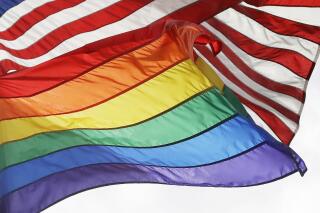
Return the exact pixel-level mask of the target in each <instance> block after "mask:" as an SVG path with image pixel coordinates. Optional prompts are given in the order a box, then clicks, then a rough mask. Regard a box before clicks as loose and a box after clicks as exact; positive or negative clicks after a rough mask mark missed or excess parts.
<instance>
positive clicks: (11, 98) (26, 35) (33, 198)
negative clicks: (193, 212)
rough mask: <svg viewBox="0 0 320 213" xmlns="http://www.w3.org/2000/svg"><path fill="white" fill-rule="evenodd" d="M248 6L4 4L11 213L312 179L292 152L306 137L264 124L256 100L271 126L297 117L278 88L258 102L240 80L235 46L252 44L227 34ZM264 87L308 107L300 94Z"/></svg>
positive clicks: (0, 139) (0, 116) (6, 182)
mask: <svg viewBox="0 0 320 213" xmlns="http://www.w3.org/2000/svg"><path fill="white" fill-rule="evenodd" d="M239 2H240V1H228V3H226V2H224V1H217V2H215V3H212V1H207V0H202V1H190V0H184V1H167V0H158V1H132V0H123V1H91V0H87V1H84V0H72V1H63V0H56V1H50V0H46V1H35V0H25V1H20V0H19V1H18V0H15V1H9V0H4V1H2V2H1V3H0V6H1V9H2V10H1V11H0V13H1V14H3V16H2V17H0V23H1V25H0V30H2V31H1V32H0V67H1V70H2V73H3V75H2V76H0V107H1V111H0V210H1V213H2V212H3V213H18V212H28V213H33V212H35V213H36V212H40V211H41V210H43V209H46V208H48V207H49V206H51V205H53V204H54V203H56V202H58V201H60V200H62V199H64V198H66V197H68V196H71V195H73V194H75V193H79V192H81V191H84V190H87V189H91V188H95V187H99V186H104V185H110V184H120V183H162V184H174V185H193V186H219V187H242V186H252V185H258V184H263V183H268V182H271V181H274V180H278V179H280V178H283V177H285V176H287V175H290V174H293V173H295V172H300V174H301V175H303V174H304V173H305V171H306V166H305V164H304V162H303V161H302V159H301V158H300V157H299V156H298V155H297V154H296V153H295V152H294V151H293V150H292V149H291V148H289V147H288V146H287V145H285V143H289V142H290V140H291V139H292V137H293V135H292V134H293V133H292V132H291V133H290V132H288V131H287V129H285V128H283V129H282V130H283V131H282V132H279V131H278V130H275V129H274V128H271V129H272V130H273V131H272V130H271V134H270V133H269V132H270V129H267V130H268V131H269V132H268V131H266V130H265V129H263V128H262V127H260V126H258V125H256V124H255V121H256V119H255V117H253V116H252V113H251V112H250V113H248V107H250V106H251V107H252V108H253V109H257V108H255V107H256V106H254V105H252V104H251V103H250V100H251V99H252V98H251V99H250V98H249V99H250V100H249V101H248V100H247V99H246V97H248V96H245V95H244V94H246V93H248V94H249V96H252V97H258V98H257V100H259V101H260V102H265V104H264V105H263V104H262V105H261V104H260V105H261V106H262V108H263V107H264V108H266V109H264V110H265V111H263V110H260V109H259V110H260V111H259V110H257V111H258V112H261V114H263V115H262V117H265V114H266V111H267V109H270V107H275V109H276V110H280V114H279V113H278V114H277V113H275V114H273V115H274V117H272V116H271V117H270V119H269V120H268V121H267V122H266V123H267V124H269V123H272V122H271V121H272V119H273V122H274V123H276V124H277V122H278V120H277V118H278V117H280V118H281V119H282V118H283V116H282V115H283V114H284V117H286V116H287V117H289V118H286V119H292V117H294V116H296V117H297V116H298V115H293V114H292V113H291V112H290V110H289V109H287V108H285V107H282V108H281V106H279V104H278V102H279V103H280V104H281V103H284V102H283V100H289V99H283V98H284V96H280V98H279V99H276V100H274V101H277V103H273V102H271V101H268V98H270V97H271V96H270V97H265V96H263V94H264V93H263V92H265V93H266V94H271V93H268V91H269V90H268V91H267V90H262V92H261V93H259V94H258V93H257V92H252V91H251V90H252V88H247V87H245V85H243V84H244V83H243V82H242V81H244V79H245V78H246V77H242V78H240V80H237V78H238V76H239V75H236V74H235V73H233V74H230V70H236V69H238V68H239V67H240V68H242V69H246V70H247V71H248V68H247V67H245V65H244V64H243V63H242V62H241V59H240V58H238V57H239V56H237V55H235V54H238V55H241V54H242V52H241V50H238V49H237V48H238V47H234V48H233V45H234V44H232V42H229V40H228V39H230V40H232V41H233V42H239V46H241V44H240V43H241V42H240V40H241V38H242V37H241V38H240V35H239V34H236V33H234V32H233V31H232V29H229V28H228V27H226V26H223V23H222V22H227V18H232V17H233V15H234V14H229V15H225V16H226V17H224V14H225V13H229V12H230V10H238V11H241V10H242V9H243V7H244V6H242V5H236V4H237V3H239ZM248 2H249V1H248ZM249 3H250V2H249ZM28 5H29V6H28ZM234 5H236V6H234ZM230 6H234V8H233V9H228V10H226V11H225V12H222V13H220V14H219V15H217V16H216V18H210V17H212V16H214V15H216V14H217V13H219V12H221V11H223V10H225V9H226V8H228V7H230ZM32 8H33V9H32ZM34 8H36V9H34ZM84 8H85V10H84ZM200 9H201V11H202V12H201V13H197V12H195V11H197V10H200ZM68 10H70V12H72V13H71V14H73V15H72V16H68V14H69V13H68ZM34 11H37V12H39V14H41V13H40V12H41V11H42V12H45V13H46V14H48V17H47V18H44V17H43V16H37V15H35V14H37V13H34ZM76 11H81V13H74V12H76ZM246 11H248V13H249V12H252V15H253V16H254V15H255V12H254V11H251V9H246ZM15 13H19V14H20V17H23V18H21V19H20V18H19V17H16V16H12V14H15ZM59 13H60V14H59ZM10 15H11V16H10ZM69 15H70V14H69ZM146 16H147V17H146ZM208 18H209V19H208ZM172 19H176V20H172ZM217 19H220V21H218V20H217ZM203 21H205V22H203ZM191 22H194V23H196V24H194V23H191ZM50 23H51V24H50ZM200 23H202V26H201V25H197V24H200ZM232 23H234V22H233V21H230V22H228V24H229V25H232ZM215 28H217V29H218V30H216V29H215ZM238 30H240V28H239V29H238ZM219 31H227V32H226V34H225V35H224V34H221V32H219ZM225 36H227V37H228V38H226V37H225ZM232 36H235V37H234V38H232ZM219 40H221V41H222V42H223V43H220V41H219ZM221 44H222V52H220V53H219V51H220V49H221ZM242 44H243V43H242ZM229 48H230V49H229ZM233 51H235V53H233ZM314 53H315V52H312V51H311V52H308V51H306V52H305V54H306V55H308V54H309V56H310V57H314V56H313V54H314ZM246 54H247V53H246ZM268 54H269V52H268ZM268 54H267V55H266V56H268ZM292 54H293V53H292ZM242 55H243V54H242ZM223 57H225V58H223ZM228 58H230V59H231V61H232V62H228V60H229V59H228ZM253 61H254V60H253ZM232 63H235V64H236V66H238V68H237V67H234V69H231V68H232V66H231V65H230V64H232ZM266 63H267V62H266ZM270 63H272V62H270ZM253 64H254V66H253V68H255V66H258V65H257V64H258V62H257V63H256V64H255V63H253ZM260 64H261V63H260ZM298 64H299V63H298ZM297 66H298V65H297ZM253 68H252V69H253ZM311 71H312V66H310V67H307V68H306V70H305V74H306V76H304V77H305V78H307V73H308V75H309V74H310V73H311ZM248 73H251V75H249V76H250V77H252V76H254V71H253V70H251V71H250V72H249V71H248V72H245V74H248ZM288 75H289V74H288ZM256 76H258V77H257V79H258V80H257V82H258V83H261V84H262V85H263V84H264V83H265V82H267V83H270V85H271V86H275V88H278V89H279V91H280V90H284V91H287V95H291V97H292V96H294V95H296V94H300V95H301V96H299V97H300V98H303V97H304V91H302V90H299V89H295V85H289V84H290V83H288V85H284V84H281V85H282V86H281V85H280V87H277V85H278V86H279V84H278V83H279V82H275V81H273V80H270V79H269V80H267V78H266V77H263V76H262V74H261V73H260V74H259V73H258V74H256ZM221 79H223V80H224V81H222V80H221ZM280 80H281V79H280ZM301 82H302V81H301ZM301 82H300V83H301ZM225 83H227V86H226V85H225ZM249 83H250V82H249ZM249 83H248V86H249V87H250V84H249ZM305 83H306V82H305V81H303V82H302V83H301V85H303V87H304V86H305ZM234 85H236V86H234ZM301 85H300V86H301ZM228 86H230V88H231V89H229V87H228ZM238 87H240V88H239V89H238ZM290 88H291V89H292V90H290ZM243 90H244V92H243ZM242 96H245V97H242ZM286 97H287V96H286ZM238 98H240V100H241V101H242V103H241V102H240V101H239V99H238ZM253 102H254V103H256V104H257V105H259V103H260V102H259V103H258V102H255V101H253ZM243 103H245V105H246V106H243ZM292 103H293V105H288V106H287V107H288V108H290V107H292V106H293V107H296V105H295V104H296V102H292ZM277 104H278V105H277ZM269 105H270V107H269V108H268V106H269ZM298 108H299V109H300V108H301V103H299V105H298ZM286 110H287V111H286ZM270 112H272V113H273V112H275V111H274V110H270ZM281 113H283V114H281ZM290 113H291V114H290ZM250 115H251V116H250ZM277 116H278V117H277ZM290 116H292V117H290ZM296 119H297V120H296V122H298V119H299V116H298V117H297V118H296ZM285 121H286V120H285ZM279 123H280V124H283V123H281V122H278V124H279ZM283 125H284V126H285V125H286V123H284V124H283ZM272 127H274V126H272ZM282 127H283V126H281V125H279V128H282ZM272 134H273V135H275V137H278V138H280V139H281V141H282V142H284V143H280V142H279V141H277V139H275V137H273V136H272ZM22 203H23V205H21V204H22Z"/></svg>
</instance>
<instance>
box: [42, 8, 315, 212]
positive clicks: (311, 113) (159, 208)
mask: <svg viewBox="0 0 320 213" xmlns="http://www.w3.org/2000/svg"><path fill="white" fill-rule="evenodd" d="M300 17H304V16H303V14H301V16H300ZM318 21H319V19H318ZM319 23H320V22H318V24H317V25H320V24H319ZM319 93H320V60H318V63H317V66H316V68H315V71H314V73H313V75H312V77H311V79H310V82H309V86H308V90H307V98H306V103H305V107H304V110H303V113H302V117H301V121H300V130H299V131H298V134H297V135H296V137H295V139H294V141H293V142H292V145H291V147H292V148H293V149H294V150H295V151H296V152H297V153H299V155H300V156H301V157H302V158H303V159H304V160H305V162H306V164H307V167H308V172H307V173H306V174H305V176H304V177H303V178H302V177H300V175H299V174H298V173H296V174H294V175H291V176H289V177H287V178H285V179H282V180H279V181H276V182H273V183H269V184H266V185H261V186H255V187H248V188H210V187H208V188H202V187H185V186H166V185H156V184H124V185H113V186H107V187H101V188H97V189H93V190H89V191H86V192H82V193H80V194H77V195H74V196H72V197H70V198H68V199H66V200H64V201H61V202H59V203H58V204H56V205H54V206H52V207H50V208H49V209H47V210H45V211H44V213H73V212H77V213H106V212H112V213H127V212H128V213H129V212H130V213H138V212H139V213H150V212H152V213H213V212H218V213H222V212H223V213H242V212H243V213H289V212H290V213H300V212H302V213H318V212H320V149H319V148H320V141H319V140H320V95H319Z"/></svg>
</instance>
